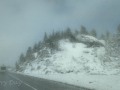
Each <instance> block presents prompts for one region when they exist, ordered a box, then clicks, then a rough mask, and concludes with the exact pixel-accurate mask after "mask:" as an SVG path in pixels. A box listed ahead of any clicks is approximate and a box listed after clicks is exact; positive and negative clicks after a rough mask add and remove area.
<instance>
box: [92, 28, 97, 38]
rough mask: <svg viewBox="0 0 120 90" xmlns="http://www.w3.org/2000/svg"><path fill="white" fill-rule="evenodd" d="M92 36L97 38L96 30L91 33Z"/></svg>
mask: <svg viewBox="0 0 120 90" xmlns="http://www.w3.org/2000/svg"><path fill="white" fill-rule="evenodd" d="M90 35H92V36H94V37H97V33H96V30H95V29H92V30H91V32H90Z"/></svg>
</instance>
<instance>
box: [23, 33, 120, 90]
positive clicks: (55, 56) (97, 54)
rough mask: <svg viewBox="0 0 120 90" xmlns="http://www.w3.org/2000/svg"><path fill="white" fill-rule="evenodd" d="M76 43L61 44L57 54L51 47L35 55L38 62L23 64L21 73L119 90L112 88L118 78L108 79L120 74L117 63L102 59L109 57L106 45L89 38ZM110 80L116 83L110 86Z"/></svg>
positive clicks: (77, 37) (66, 40)
mask: <svg viewBox="0 0 120 90" xmlns="http://www.w3.org/2000/svg"><path fill="white" fill-rule="evenodd" d="M76 39H77V40H78V42H71V41H70V40H69V39H61V40H59V41H58V44H59V50H58V51H54V53H53V52H51V50H50V48H48V47H44V48H42V49H41V50H40V51H39V52H36V53H33V55H34V56H35V60H32V61H31V62H25V63H24V64H22V65H21V67H23V68H24V70H23V71H22V73H24V74H27V75H32V76H37V77H42V78H46V79H51V80H56V81H60V82H64V83H69V84H74V85H79V86H81V85H82V86H85V87H86V86H87V87H90V88H95V89H97V90H118V88H119V87H118V85H117V86H115V87H111V85H114V84H115V82H116V81H115V80H116V79H117V77H115V76H114V77H113V76H109V77H107V75H113V74H119V72H120V70H119V69H118V68H115V66H116V64H117V62H105V61H104V60H103V59H102V58H103V57H105V53H106V51H105V47H104V46H105V41H104V40H98V39H97V38H95V37H92V36H88V35H81V36H80V35H79V36H76ZM40 53H41V54H40ZM42 54H45V55H44V56H43V55H42ZM113 66H114V67H113ZM104 75H105V76H104ZM58 76H59V77H60V78H62V79H60V78H58ZM94 77H95V78H94ZM70 78H71V79H70ZM69 79H70V80H69ZM119 79H120V78H118V82H120V80H119ZM111 80H112V81H113V83H110V84H108V83H109V81H111ZM71 81H73V82H71ZM105 83H106V84H105ZM102 86H103V87H102Z"/></svg>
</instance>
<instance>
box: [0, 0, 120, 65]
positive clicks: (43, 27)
mask: <svg viewBox="0 0 120 90" xmlns="http://www.w3.org/2000/svg"><path fill="white" fill-rule="evenodd" d="M118 24H120V0H0V65H1V64H6V65H14V63H15V61H16V60H18V56H19V55H20V53H22V52H23V53H25V52H26V49H27V48H28V47H29V46H32V45H33V44H34V43H37V42H38V41H40V40H41V39H42V38H43V35H44V32H48V33H50V32H51V31H53V29H54V30H64V29H66V28H67V27H70V28H72V29H78V30H79V28H80V26H81V25H84V26H86V28H87V29H88V30H91V29H92V28H95V29H96V30H98V32H100V33H101V32H103V31H105V30H109V31H111V32H114V30H115V29H116V27H117V26H118Z"/></svg>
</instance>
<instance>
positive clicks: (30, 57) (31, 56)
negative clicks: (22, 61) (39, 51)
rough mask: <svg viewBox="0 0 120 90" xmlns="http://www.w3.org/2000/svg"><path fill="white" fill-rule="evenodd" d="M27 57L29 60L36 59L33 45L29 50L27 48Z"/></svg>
mask: <svg viewBox="0 0 120 90" xmlns="http://www.w3.org/2000/svg"><path fill="white" fill-rule="evenodd" d="M26 59H27V60H28V61H29V60H34V59H35V57H34V55H33V51H32V48H31V47H29V48H28V50H27V52H26Z"/></svg>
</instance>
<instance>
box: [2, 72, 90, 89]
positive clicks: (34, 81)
mask: <svg viewBox="0 0 120 90" xmlns="http://www.w3.org/2000/svg"><path fill="white" fill-rule="evenodd" d="M0 90H90V89H87V88H82V87H77V86H72V85H68V84H63V83H60V82H55V81H51V80H46V79H40V78H36V77H31V76H27V75H20V74H15V73H10V72H0Z"/></svg>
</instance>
